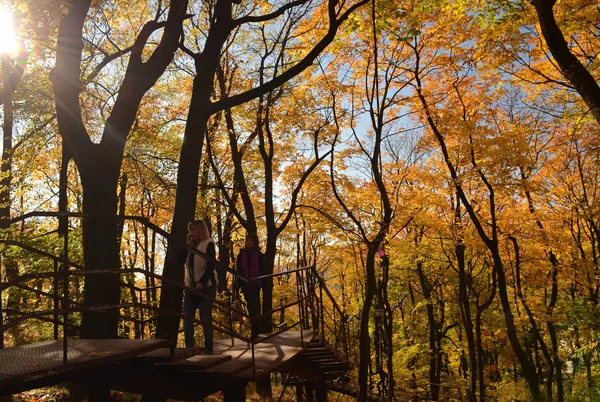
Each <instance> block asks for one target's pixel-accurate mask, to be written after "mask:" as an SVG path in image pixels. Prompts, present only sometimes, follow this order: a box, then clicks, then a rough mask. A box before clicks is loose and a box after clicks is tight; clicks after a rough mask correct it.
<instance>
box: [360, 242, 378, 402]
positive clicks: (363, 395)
mask: <svg viewBox="0 0 600 402" xmlns="http://www.w3.org/2000/svg"><path fill="white" fill-rule="evenodd" d="M377 247H378V245H375V246H373V245H369V249H368V250H367V260H366V267H365V268H366V279H367V283H366V289H365V299H364V303H363V306H362V307H361V309H360V327H359V333H358V339H359V366H358V386H359V392H358V400H359V401H361V402H362V401H366V400H367V392H368V390H369V363H370V362H371V337H370V336H369V321H370V312H371V306H372V305H373V298H374V296H375V289H376V286H377V283H376V281H375V255H376V253H377Z"/></svg>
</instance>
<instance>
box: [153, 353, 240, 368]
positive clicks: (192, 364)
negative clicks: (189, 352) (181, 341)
mask: <svg viewBox="0 0 600 402" xmlns="http://www.w3.org/2000/svg"><path fill="white" fill-rule="evenodd" d="M229 360H231V356H228V355H209V356H207V355H198V356H192V357H189V358H187V359H183V360H178V361H175V362H164V363H157V364H156V365H157V367H160V368H168V369H183V370H197V371H204V370H208V369H211V368H214V367H216V366H219V365H221V364H223V363H225V362H227V361H229Z"/></svg>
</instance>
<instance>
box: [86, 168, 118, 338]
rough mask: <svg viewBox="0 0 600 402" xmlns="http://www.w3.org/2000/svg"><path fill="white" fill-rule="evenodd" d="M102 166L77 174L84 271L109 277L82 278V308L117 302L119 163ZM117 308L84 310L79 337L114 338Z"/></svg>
mask: <svg viewBox="0 0 600 402" xmlns="http://www.w3.org/2000/svg"><path fill="white" fill-rule="evenodd" d="M114 165H116V166H112V167H109V166H108V165H105V166H104V169H103V170H98V171H93V172H89V173H88V172H85V173H84V172H81V175H82V182H83V183H84V186H83V210H84V213H85V217H84V220H83V246H84V250H85V253H84V266H85V268H86V270H87V271H96V270H103V271H105V270H109V271H113V273H110V274H93V273H89V274H87V275H86V276H85V285H84V303H85V305H86V306H94V305H108V306H115V305H118V304H119V302H120V294H121V289H120V278H119V270H120V267H121V261H120V253H119V245H118V244H117V241H116V239H117V235H118V232H117V231H118V228H119V225H118V219H117V193H116V188H117V184H118V180H119V171H120V167H121V166H120V163H119V164H116V163H114ZM118 318H119V309H117V308H108V309H106V310H100V311H86V312H84V313H83V316H82V320H81V337H82V338H115V337H116V336H117V326H118Z"/></svg>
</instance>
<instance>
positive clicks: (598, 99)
mask: <svg viewBox="0 0 600 402" xmlns="http://www.w3.org/2000/svg"><path fill="white" fill-rule="evenodd" d="M532 3H533V5H534V6H535V10H536V12H537V15H538V21H539V23H540V27H541V28H542V34H543V35H544V40H545V41H546V45H548V48H549V49H550V52H551V53H552V56H553V57H554V60H556V63H557V64H558V66H559V67H560V70H561V72H562V73H563V75H564V76H565V78H566V79H568V80H569V82H571V84H572V85H573V86H574V87H575V89H576V90H577V92H578V93H579V95H580V96H581V98H582V99H583V101H584V102H585V104H586V105H587V106H588V107H589V108H590V111H591V112H592V115H593V116H594V118H595V119H596V122H598V124H600V86H598V83H597V82H596V80H595V79H594V77H593V75H592V74H591V73H590V72H589V71H588V70H587V69H586V68H585V66H584V65H583V64H582V63H581V62H580V61H579V59H578V58H577V57H576V56H575V55H574V54H573V53H571V51H570V50H569V45H568V44H567V41H566V40H565V37H564V36H563V33H562V31H561V30H560V27H559V26H558V24H557V23H556V19H555V18H554V11H553V7H554V4H555V3H556V0H533V1H532Z"/></svg>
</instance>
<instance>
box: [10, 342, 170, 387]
mask: <svg viewBox="0 0 600 402" xmlns="http://www.w3.org/2000/svg"><path fill="white" fill-rule="evenodd" d="M170 344H171V341H170V340H167V339H148V340H139V339H68V340H67V363H66V364H64V363H63V341H62V340H60V341H55V340H52V341H46V342H39V343H35V344H30V345H24V346H19V347H14V348H6V349H0V395H10V394H13V393H15V392H19V391H21V390H26V389H32V388H37V387H41V386H44V385H46V384H53V383H57V382H60V381H61V380H63V379H64V378H66V375H68V374H69V373H71V372H74V371H79V370H83V369H86V368H90V367H94V366H98V365H104V364H106V363H110V362H114V361H118V360H122V359H126V358H130V357H132V356H136V355H139V354H143V353H147V352H150V351H152V350H156V349H159V348H164V347H168V346H169V345H170Z"/></svg>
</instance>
